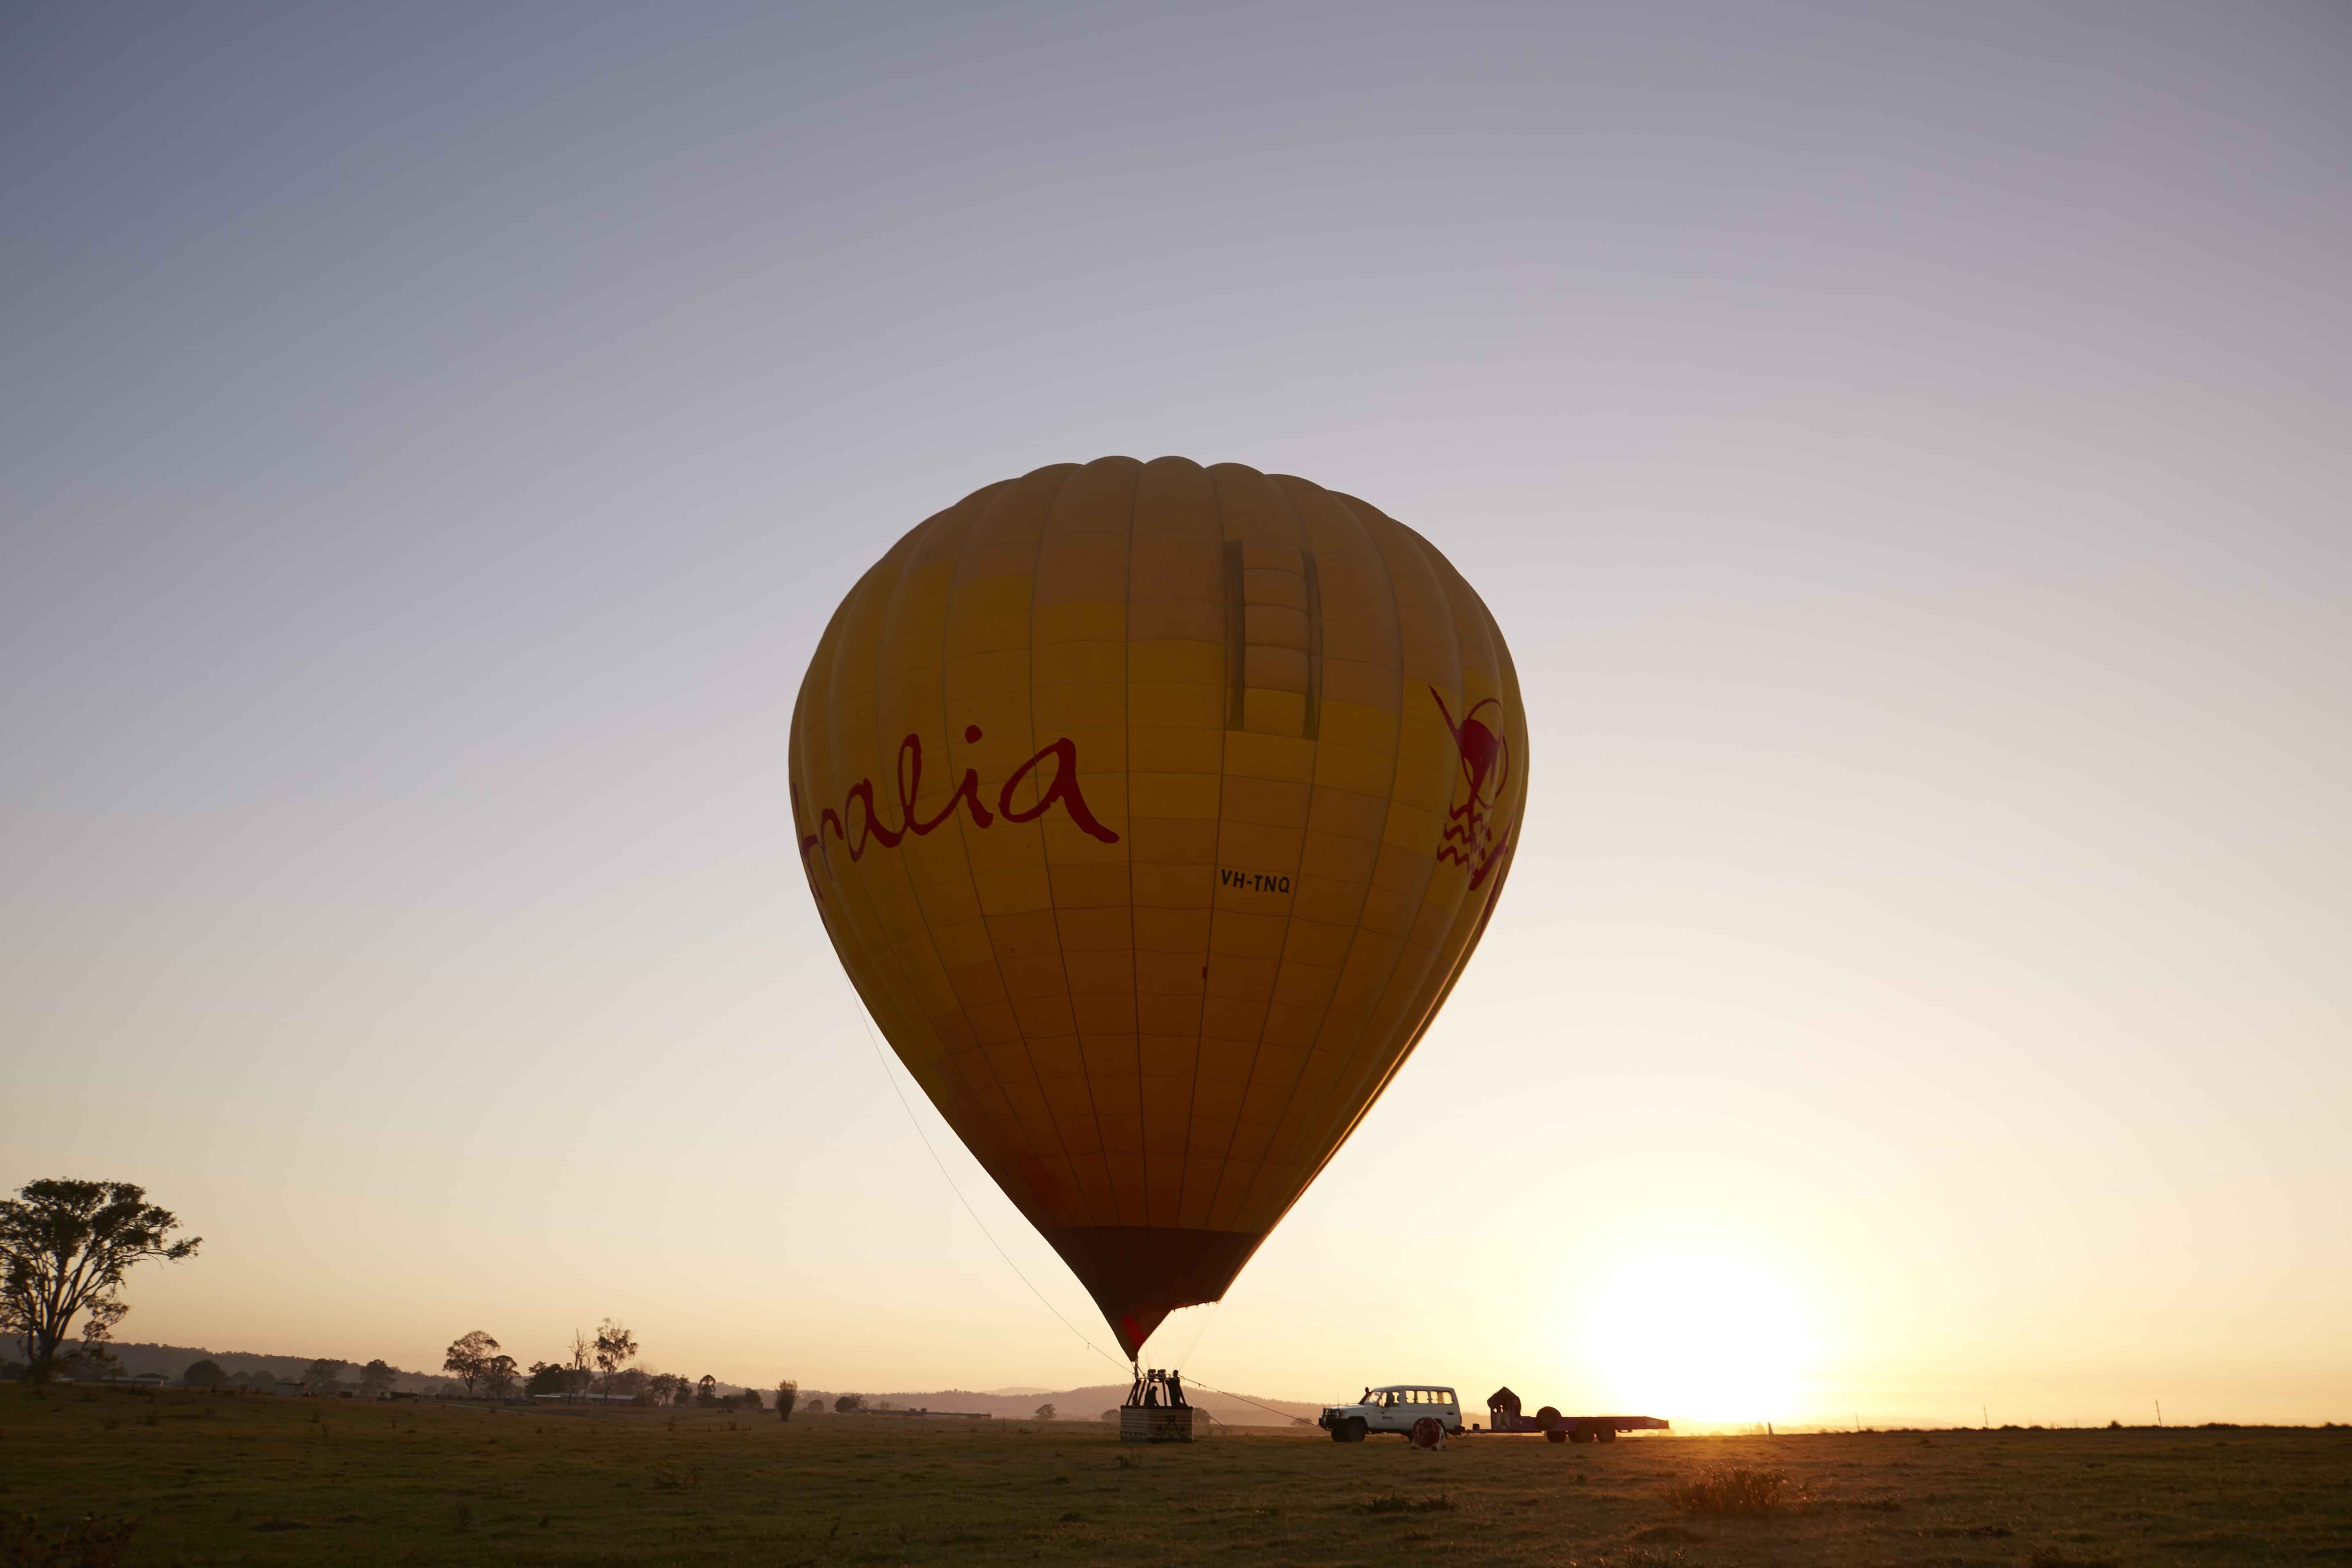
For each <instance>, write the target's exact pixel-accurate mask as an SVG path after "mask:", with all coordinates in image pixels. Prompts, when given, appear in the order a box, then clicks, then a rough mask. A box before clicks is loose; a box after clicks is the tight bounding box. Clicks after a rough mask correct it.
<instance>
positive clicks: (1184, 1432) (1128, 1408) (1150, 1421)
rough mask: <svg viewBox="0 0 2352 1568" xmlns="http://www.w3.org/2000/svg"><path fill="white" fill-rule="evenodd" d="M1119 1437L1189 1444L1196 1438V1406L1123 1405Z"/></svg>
mask: <svg viewBox="0 0 2352 1568" xmlns="http://www.w3.org/2000/svg"><path fill="white" fill-rule="evenodd" d="M1118 1440H1119V1441H1120V1442H1122V1443H1189V1442H1191V1441H1192V1406H1191V1405H1122V1406H1120V1407H1119V1412H1118Z"/></svg>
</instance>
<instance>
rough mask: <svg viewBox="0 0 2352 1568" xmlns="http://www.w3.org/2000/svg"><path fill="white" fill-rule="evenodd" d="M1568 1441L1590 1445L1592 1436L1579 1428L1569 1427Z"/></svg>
mask: <svg viewBox="0 0 2352 1568" xmlns="http://www.w3.org/2000/svg"><path fill="white" fill-rule="evenodd" d="M1568 1440H1569V1441H1570V1442H1571V1443H1590V1442H1591V1441H1592V1434H1591V1433H1590V1432H1588V1431H1586V1430H1585V1429H1584V1428H1583V1427H1581V1426H1575V1427H1571V1428H1570V1429H1569V1434H1568Z"/></svg>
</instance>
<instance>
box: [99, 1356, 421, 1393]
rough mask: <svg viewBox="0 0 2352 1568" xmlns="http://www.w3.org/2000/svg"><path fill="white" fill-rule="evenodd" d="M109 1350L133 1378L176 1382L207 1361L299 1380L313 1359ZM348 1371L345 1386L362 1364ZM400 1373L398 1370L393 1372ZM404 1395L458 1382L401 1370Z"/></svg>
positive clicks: (229, 1370) (349, 1364)
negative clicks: (145, 1375) (154, 1376)
mask: <svg viewBox="0 0 2352 1568" xmlns="http://www.w3.org/2000/svg"><path fill="white" fill-rule="evenodd" d="M109 1348H110V1349H111V1350H112V1351H113V1352H114V1354H115V1358H116V1359H117V1360H118V1361H120V1362H121V1363H122V1370H123V1371H124V1372H126V1373H130V1374H131V1376H133V1377H136V1376H138V1375H139V1374H140V1373H142V1372H160V1373H163V1375H164V1376H166V1377H168V1378H170V1379H171V1380H172V1381H173V1382H174V1383H177V1382H178V1381H179V1380H180V1376H181V1374H182V1373H185V1372H186V1371H187V1370H188V1368H190V1367H191V1366H194V1364H195V1363H198V1362H200V1361H209V1362H211V1363H214V1364H215V1365H216V1366H218V1367H219V1368H220V1369H221V1370H222V1371H223V1372H226V1373H232V1374H234V1373H240V1372H266V1373H269V1374H270V1375H271V1376H273V1377H290V1378H299V1377H300V1376H301V1375H302V1373H303V1372H304V1371H305V1370H306V1369H307V1368H308V1367H309V1366H310V1363H312V1362H313V1361H316V1360H317V1359H318V1358H317V1357H316V1356H301V1355H258V1354H256V1353H254V1352H251V1351H208V1350H205V1349H203V1348H201V1347H200V1346H195V1345H155V1344H115V1345H111V1346H110V1347H109ZM345 1365H346V1366H347V1367H348V1368H349V1369H350V1370H349V1371H347V1372H346V1373H344V1374H343V1381H345V1382H346V1383H350V1382H353V1381H356V1379H357V1377H358V1375H359V1369H360V1365H361V1363H358V1362H347V1363H345ZM395 1370H399V1369H395ZM393 1386H394V1388H397V1389H399V1390H400V1391H401V1392H403V1393H404V1394H430V1393H433V1392H435V1391H436V1390H439V1389H444V1388H446V1389H451V1390H455V1389H456V1388H457V1383H456V1382H455V1381H454V1380H452V1379H450V1378H446V1377H443V1376H440V1375H439V1374H438V1373H423V1372H407V1371H401V1372H400V1376H399V1379H398V1380H397V1381H396V1382H395V1383H394V1384H393Z"/></svg>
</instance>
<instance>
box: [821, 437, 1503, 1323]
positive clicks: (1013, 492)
mask: <svg viewBox="0 0 2352 1568" xmlns="http://www.w3.org/2000/svg"><path fill="white" fill-rule="evenodd" d="M791 748H792V749H791V762H790V780H791V787H792V801H793V822H794V825H795V827H796V829H797V833H798V837H799V841H800V855H801V863H802V866H803V869H804V870H805V871H806V873H807V876H808V882H809V888H810V890H811V891H812V892H813V893H814V895H815V899H816V903H817V908H818V910H819V911H820V912H821V913H822V915H823V918H824V927H825V931H827V933H828V934H829V935H830V936H831V937H832V939H833V944H834V948H835V952H838V953H839V955H840V958H841V963H842V965H843V967H844V968H845V969H846V970H847V971H848V973H849V978H850V980H851V982H852V983H853V984H855V985H856V989H857V993H858V994H859V996H861V997H862V998H863V999H864V1001H865V1004H866V1007H867V1009H868V1010H869V1011H870V1012H871V1013H872V1015H873V1016H874V1018H875V1020H876V1022H877V1024H878V1026H880V1028H881V1031H882V1033H883V1035H884V1036H885V1037H887V1039H888V1041H889V1042H890V1046H891V1047H892V1049H894V1050H895V1051H897V1053H898V1058H899V1060H900V1061H902V1062H904V1063H905V1064H906V1067H907V1070H908V1073H910V1074H911V1075H912V1076H913V1078H914V1079H915V1080H916V1082H918V1083H919V1084H920V1085H921V1086H922V1089H923V1091H924V1092H925V1093H926V1094H928V1095H929V1097H930V1100H931V1103H932V1104H933V1105H935V1106H936V1107H938V1109H939V1111H940V1115H941V1116H942V1117H944V1118H945V1119H946V1121H947V1122H948V1124H949V1125H950V1127H952V1128H953V1129H954V1130H955V1131H956V1133H957V1134H958V1135H959V1136H960V1137H961V1138H962V1139H963V1141H964V1142H965V1144H966V1145H967V1146H968V1147H969V1148H970V1149H971V1152H972V1154H973V1155H974V1156H975V1157H976V1158H977V1159H978V1160H979V1161H980V1163H981V1164H982V1166H984V1167H985V1168H986V1169H987V1171H988V1173H989V1174H990V1175H991V1176H992V1177H993V1178H994V1179H995V1180H996V1182H997V1184H998V1185H1000V1186H1001V1187H1003V1190H1004V1192H1005V1194H1006V1195H1007V1196H1009V1197H1010V1198H1011V1199H1012V1200H1013V1204H1014V1205H1016V1206H1017V1207H1019V1209H1020V1210H1021V1212H1022V1213H1023V1214H1024V1215H1026V1216H1027V1217H1028V1219H1029V1220H1030V1222H1031V1223H1032V1224H1034V1226H1036V1227H1037V1228H1038V1230H1039V1231H1040V1232H1041V1233H1043V1235H1044V1236H1045V1239H1046V1240H1047V1241H1048V1242H1050V1243H1051V1244H1052V1245H1053V1247H1054V1248H1055V1251H1057V1252H1059V1253H1060V1254H1061V1256H1062V1258H1064V1259H1065V1260H1066V1262H1067V1263H1068V1264H1069V1266H1070V1268H1071V1269H1072V1270H1073V1271H1074V1272H1075V1273H1076V1275H1077V1277H1078V1279H1079V1280H1080V1281H1081V1282H1082V1283H1084V1284H1085V1286H1086V1287H1087V1290H1088V1291H1089V1292H1090V1293H1091V1294H1092V1295H1093V1297H1094V1300H1095V1301H1096V1304H1097V1305H1098V1306H1099V1307H1100V1308H1101V1309H1102V1312H1103V1316H1104V1318H1105V1319H1106V1320H1107V1321H1108V1322H1109V1324H1110V1326H1111V1328H1112V1330H1113V1331H1114V1332H1115V1333H1116V1334H1117V1336H1118V1342H1119V1345H1120V1347H1121V1348H1122V1349H1123V1350H1124V1351H1126V1352H1127V1353H1128V1355H1129V1357H1130V1358H1132V1357H1134V1356H1136V1355H1137V1354H1138V1353H1139V1348H1140V1346H1141V1345H1142V1343H1143V1342H1144V1340H1145V1339H1146V1338H1147V1337H1148V1336H1149V1335H1150V1332H1151V1331H1152V1330H1153V1329H1154V1328H1155V1327H1157V1326H1158V1325H1159V1323H1160V1320H1161V1319H1162V1318H1164V1317H1165V1316H1166V1315H1167V1314H1168V1313H1169V1312H1171V1311H1172V1310H1176V1309H1177V1308H1179V1307H1184V1306H1190V1305H1193V1304H1196V1303H1200V1302H1205V1301H1213V1300H1217V1299H1218V1298H1219V1297H1221V1296H1222V1295H1223V1293H1224V1291H1225V1289H1226V1288H1227V1287H1228V1286H1229V1285H1230V1284H1231V1283H1232V1282H1233V1280H1234V1276H1236V1275H1237V1274H1238V1273H1240V1271H1241V1268H1242V1266H1243V1265H1244V1264H1245V1263H1246V1262H1247V1261H1248V1260H1249V1258H1250V1256H1251V1254H1252V1253H1254V1252H1255V1251H1256V1249H1257V1247H1258V1246H1259V1244H1260V1243H1261V1242H1263V1241H1264V1240H1265V1237H1266V1235H1267V1233H1268V1232H1269V1231H1271V1230H1272V1229H1273V1228H1274V1226H1275V1225H1276V1222H1277V1221H1279V1220H1280V1219H1281V1218H1282V1216H1283V1215H1284V1214H1285V1213H1286V1211H1287V1210H1288V1209H1289V1208H1290V1206H1291V1205H1292V1204H1294V1203H1296V1202H1297V1199H1298V1196H1299V1194H1301V1193H1302V1192H1304V1191H1305V1190H1306V1188H1307V1184H1308V1183H1309V1182H1311V1181H1313V1180H1314V1178H1315V1175H1316V1173H1318V1171H1320V1170H1321V1169H1322V1168H1323V1166H1324V1164H1325V1163H1327V1162H1328V1161H1329V1159H1330V1158H1331V1156H1332V1154H1333V1153H1334V1152H1336V1151H1337V1150H1338V1149H1339V1145H1340V1144H1341V1142H1344V1141H1345V1140H1346V1139H1347V1136H1348V1134H1349V1131H1352V1130H1353V1129H1354V1127H1355V1126H1356V1124H1357V1122H1359V1121H1361V1120H1362V1118H1363V1116H1364V1113H1365V1112H1366V1111H1367V1110H1369V1109H1370V1106H1371V1104H1372V1102H1373V1101H1374V1100H1377V1099H1378V1098H1379V1097H1380V1094H1381V1090H1382V1089H1384V1088H1386V1087H1387V1085H1388V1083H1389V1080H1390V1079H1391V1078H1393V1077H1394V1076H1395V1074H1396V1072H1397V1069H1398V1068H1400V1067H1401V1066H1402V1064H1403V1062H1404V1059H1405V1058H1406V1057H1407V1056H1408V1055H1409V1054H1410V1053H1411V1052H1412V1047H1413V1046H1414V1045H1415V1044H1416V1043H1417V1042H1418V1041H1419V1040H1420V1038H1421V1037H1422V1035H1423V1033H1424V1032H1425V1031H1426V1030H1427V1029H1428V1027H1429V1025H1430V1021H1431V1019H1432V1018H1433V1017H1434V1016H1436V1013H1437V1009H1438V1007H1439V1006H1440V1005H1443V1003H1444V1000H1445V997H1446V994H1447V993H1448V992H1449V991H1450V990H1451V989H1452V988H1453V985H1454V982H1455V980H1457V979H1458V978H1459V977H1460V975H1461V973H1462V970H1463V966H1464V964H1465V963H1466V962H1467V961H1468V959H1469V956H1470V952H1471V949H1472V948H1474V947H1475V946H1476V945H1477V942H1478V938H1479V936H1480V934H1481V933H1482V932H1483V931H1485V929H1486V921H1487V919H1488V917H1489V916H1490V915H1491V914H1492V913H1493V910H1494V907H1495V900H1496V897H1497V896H1498V895H1499V894H1500V893H1501V891H1502V887H1503V879H1504V876H1505V874H1506V872H1507V870H1508V869H1509V867H1510V862H1511V856H1512V852H1513V850H1514V848H1515V847H1516V845H1517V835H1518V826H1519V819H1520V813H1521V809H1522V807H1523V806H1524V805H1525V803H1526V800H1527V788H1528V774H1527V727H1526V721H1525V718H1524V715H1523V711H1522V710H1521V708H1520V705H1519V690H1518V680H1517V675H1516V674H1515V673H1514V671H1513V669H1512V668H1511V658H1510V654H1509V652H1508V650H1507V649H1506V648H1505V647H1504V646H1503V638H1502V634H1501V633H1500V632H1499V631H1498V630H1497V629H1496V626H1495V620H1494V617H1493V616H1491V615H1489V614H1488V613H1487V611H1486V605H1484V604H1482V603H1480V601H1479V599H1478V595H1476V594H1475V593H1473V592H1472V591H1471V589H1470V586H1469V584H1466V583H1465V582H1464V581H1463V580H1462V577H1461V575H1460V574H1458V573H1456V572H1455V571H1454V568H1453V567H1452V566H1451V565H1449V564H1448V563H1446V561H1445V559H1444V556H1442V555H1440V554H1439V553H1438V552H1437V551H1436V550H1435V549H1434V548H1433V547H1432V546H1431V544H1430V543H1429V542H1428V541H1426V540H1424V539H1423V538H1422V537H1421V536H1420V535H1419V534H1417V533H1415V532H1414V531H1412V530H1411V529H1409V528H1406V527H1405V526H1404V525H1402V523H1399V522H1396V521H1392V520H1391V519H1390V518H1388V517H1386V516H1384V515H1383V514H1381V512H1380V511H1379V510H1376V509H1374V508H1372V507H1370V506H1368V505H1366V504H1365V503H1364V502H1362V501H1360V500H1355V499H1354V498H1353V497H1350V496H1346V495H1340V494H1337V493H1335V492H1332V491H1329V490H1325V489H1320V488H1318V487H1317V486H1315V485H1313V484H1310V483H1308V482H1307V480H1305V479H1295V478H1292V477H1291V476H1289V475H1286V474H1262V473H1260V472H1258V471H1257V470H1255V469H1254V468H1244V467H1242V466H1241V465H1239V464H1233V463H1221V464H1218V465H1215V466H1213V467H1210V468H1202V467H1201V466H1200V465H1198V464H1195V463H1192V462H1189V461H1186V460H1184V459H1181V458H1160V459H1157V460H1155V461H1152V462H1149V463H1146V462H1139V461H1137V460H1136V459H1134V458H1102V459H1100V460H1098V461H1096V462H1091V463H1087V464H1083V465H1079V464H1062V465H1056V466H1054V467H1051V468H1039V469H1037V470H1036V471H1035V472H1034V473H1030V474H1027V475H1024V476H1023V477H1022V478H1020V479H1008V480H1005V481H1003V483H1000V484H993V485H990V486H988V487H987V488H985V489H980V490H976V491H974V492H973V493H972V494H971V495H969V496H967V497H965V498H964V499H963V500H961V501H959V502H957V503H956V504H955V505H954V506H951V507H950V508H948V509H947V510H945V511H942V512H940V513H938V514H937V515H936V516H933V517H931V518H929V520H927V521H924V522H923V523H921V524H920V525H919V526H918V527H917V528H915V530H914V531H912V532H910V533H908V535H907V536H906V537H905V538H903V539H901V540H899V541H898V543H897V544H895V545H893V546H892V547H891V549H890V550H889V552H887V554H885V555H884V556H883V557H882V559H881V560H880V561H879V562H878V563H876V564H875V566H874V567H873V569H872V570H870V571H868V572H867V573H866V574H865V576H863V577H862V578H860V579H859V580H858V582H857V584H856V587H854V588H852V589H851V590H850V592H849V594H848V596H847V597H846V598H845V599H844V600H843V601H842V604H841V607H840V608H839V609H838V610H836V611H835V614H834V616H833V620H832V622H831V624H830V625H828V626H826V628H825V632H824V638H823V639H822V640H821V641H820V642H819V643H818V645H817V649H816V654H815V657H814V658H812V659H811V660H810V662H809V668H808V674H807V677H806V678H805V679H803V682H802V685H801V690H800V698H799V700H798V702H797V704H796V705H795V707H794V708H793V723H792V739H791Z"/></svg>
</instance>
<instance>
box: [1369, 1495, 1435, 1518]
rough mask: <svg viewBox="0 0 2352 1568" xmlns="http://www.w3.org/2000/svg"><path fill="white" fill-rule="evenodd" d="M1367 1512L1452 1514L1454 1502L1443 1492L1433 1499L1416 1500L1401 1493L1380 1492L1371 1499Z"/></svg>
mask: <svg viewBox="0 0 2352 1568" xmlns="http://www.w3.org/2000/svg"><path fill="white" fill-rule="evenodd" d="M1368 1511H1370V1512H1372V1513H1452V1512H1453V1511H1454V1500H1453V1499H1452V1498H1449V1497H1447V1496H1446V1495H1445V1494H1444V1492H1440V1493H1438V1494H1437V1495H1436V1496H1435V1497H1425V1498H1422V1499H1420V1500H1414V1499H1412V1498H1409V1497H1407V1496H1405V1495H1404V1493H1402V1492H1382V1493H1381V1495H1380V1496H1378V1497H1376V1498H1374V1499H1372V1501H1371V1506H1370V1510H1368Z"/></svg>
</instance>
